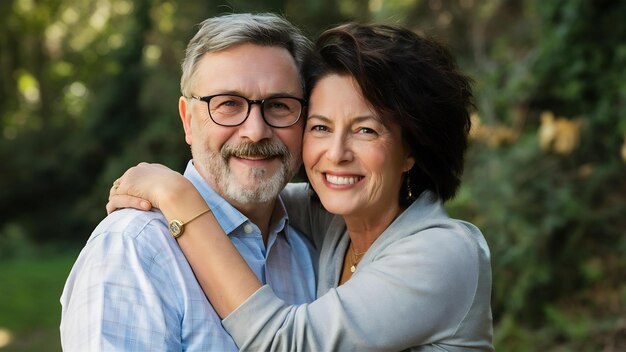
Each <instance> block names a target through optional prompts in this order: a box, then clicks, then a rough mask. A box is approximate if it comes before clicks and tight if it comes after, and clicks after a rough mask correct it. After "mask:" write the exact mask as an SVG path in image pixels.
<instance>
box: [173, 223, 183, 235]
mask: <svg viewBox="0 0 626 352" xmlns="http://www.w3.org/2000/svg"><path fill="white" fill-rule="evenodd" d="M182 231H183V223H182V222H180V221H178V220H172V221H170V233H171V234H172V236H174V238H177V237H178V236H180V234H181V233H182Z"/></svg>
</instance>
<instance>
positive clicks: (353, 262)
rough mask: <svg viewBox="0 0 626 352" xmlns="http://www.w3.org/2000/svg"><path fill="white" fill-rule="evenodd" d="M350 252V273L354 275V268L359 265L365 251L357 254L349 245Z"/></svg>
mask: <svg viewBox="0 0 626 352" xmlns="http://www.w3.org/2000/svg"><path fill="white" fill-rule="evenodd" d="M350 250H351V251H352V256H351V257H352V258H350V259H351V260H350V264H351V266H350V272H351V273H354V272H355V271H356V266H357V265H359V262H360V261H361V259H362V258H363V254H365V252H367V250H365V251H364V252H362V253H357V252H356V251H355V250H354V246H353V245H352V243H350Z"/></svg>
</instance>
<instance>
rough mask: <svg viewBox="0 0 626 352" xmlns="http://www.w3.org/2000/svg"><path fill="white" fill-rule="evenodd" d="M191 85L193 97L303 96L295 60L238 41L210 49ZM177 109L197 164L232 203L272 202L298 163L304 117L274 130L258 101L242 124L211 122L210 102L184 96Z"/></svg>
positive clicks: (274, 50) (282, 52)
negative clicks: (211, 51) (263, 114)
mask: <svg viewBox="0 0 626 352" xmlns="http://www.w3.org/2000/svg"><path fill="white" fill-rule="evenodd" d="M191 84H192V87H193V89H192V94H193V95H195V96H208V95H214V94H224V93H227V94H236V95H240V96H243V97H246V98H248V99H265V98H269V97H272V96H278V95H281V96H285V95H287V96H293V97H297V98H302V97H303V92H302V87H301V85H300V76H299V74H298V69H297V67H296V64H295V61H294V59H293V58H292V57H291V55H290V54H289V52H288V51H287V50H286V49H283V48H279V47H275V46H259V45H254V44H240V45H236V46H234V47H231V48H228V49H225V50H222V51H219V52H214V53H207V54H205V55H204V57H203V58H202V59H201V60H200V62H199V63H198V67H197V70H196V72H195V74H194V78H193V81H192V82H191ZM179 112H180V115H181V118H182V121H183V126H184V128H185V140H186V141H187V143H188V144H189V145H191V151H192V155H193V160H194V165H195V166H196V168H197V169H198V171H199V172H200V174H201V175H202V176H203V177H204V179H205V180H206V181H207V182H208V183H209V184H210V185H211V186H212V187H213V188H214V189H215V190H216V191H217V192H218V193H220V194H221V195H222V196H223V197H225V198H226V199H227V200H229V201H230V202H234V203H236V204H241V205H246V204H249V203H264V202H269V201H272V200H274V199H275V197H276V196H277V195H278V193H279V192H280V191H281V190H282V188H283V187H284V186H285V184H286V183H287V182H288V181H289V180H290V179H291V178H292V177H293V176H294V175H295V173H296V172H297V170H298V167H299V166H300V163H301V154H302V153H301V152H302V130H303V126H304V116H301V117H300V120H299V121H298V123H296V124H295V125H293V126H291V127H287V128H273V127H270V126H269V125H267V124H266V123H265V121H264V120H263V117H262V115H261V106H260V105H258V104H254V105H252V106H251V110H250V115H249V116H248V118H247V119H246V120H245V122H244V123H243V124H241V125H239V126H235V127H224V126H220V125H217V124H216V123H214V122H213V121H212V120H211V118H210V117H209V112H208V106H207V103H206V102H204V101H199V100H196V99H188V98H184V97H181V98H180V101H179Z"/></svg>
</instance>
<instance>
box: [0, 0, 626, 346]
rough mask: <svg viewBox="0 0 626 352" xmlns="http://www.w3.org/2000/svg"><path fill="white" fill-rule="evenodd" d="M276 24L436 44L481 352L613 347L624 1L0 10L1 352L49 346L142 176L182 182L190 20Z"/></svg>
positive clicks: (73, 4)
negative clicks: (455, 103)
mask: <svg viewBox="0 0 626 352" xmlns="http://www.w3.org/2000/svg"><path fill="white" fill-rule="evenodd" d="M264 11H272V12H279V13H282V14H284V15H285V16H286V17H287V18H288V19H289V20H291V21H292V22H293V23H295V24H297V25H298V26H300V27H301V28H302V29H303V30H304V31H305V32H306V33H307V34H308V35H309V36H310V37H311V38H315V37H316V36H317V35H318V34H319V33H320V32H321V31H322V30H323V29H325V28H327V27H328V26H330V25H333V24H337V23H341V22H345V21H349V20H359V21H377V22H389V23H398V24H403V25H406V26H409V27H411V28H413V29H414V30H415V31H418V32H422V33H426V34H429V35H432V36H434V37H435V38H437V39H439V40H441V41H443V42H445V43H447V44H448V45H449V46H450V47H451V49H452V51H453V53H454V54H455V56H456V57H457V58H458V62H459V65H460V66H461V67H462V68H463V69H464V70H465V71H466V72H468V73H469V74H471V76H472V77H473V78H474V80H475V93H476V105H477V111H476V112H475V114H474V115H473V119H474V128H473V129H472V142H471V147H470V150H469V152H468V155H467V163H466V172H465V175H464V185H463V187H462V189H461V191H460V192H459V194H458V196H457V198H456V199H455V200H454V201H453V202H452V203H450V204H449V205H448V209H449V211H450V212H451V213H452V214H453V215H454V216H456V217H461V218H464V219H467V220H469V221H471V222H473V223H475V224H477V225H478V226H479V227H480V228H481V229H482V230H483V232H484V234H485V236H486V238H487V240H488V242H489V245H490V247H491V251H492V267H493V295H492V306H493V317H494V327H495V336H494V342H495V345H496V348H497V350H498V351H605V352H608V351H625V350H626V274H625V273H626V172H625V171H626V142H625V137H626V20H625V18H626V1H624V0H616V1H609V0H598V1H591V0H589V1H585V0H554V1H544V0H526V1H512V0H511V1H507V0H483V1H481V0H336V1H332V0H319V1H313V0H304V1H296V0H283V1H279V0H267V1H253V0H249V1H244V0H231V1H200V0H195V1H191V0H136V1H129V0H2V1H0V351H58V350H60V344H59V336H58V325H59V317H60V305H59V303H58V298H59V296H60V294H61V290H62V287H63V283H64V280H65V277H66V276H67V274H68V272H69V269H70V267H71V265H72V263H73V262H74V260H75V258H76V256H77V255H78V252H79V250H80V248H81V247H82V245H83V244H84V243H85V241H86V239H87V238H88V236H89V234H90V232H91V230H92V229H93V228H94V227H95V225H96V224H97V223H98V222H99V221H100V220H101V219H102V218H103V217H104V216H105V210H104V205H105V203H106V198H107V194H108V190H109V187H110V185H111V183H112V181H113V180H114V179H115V178H116V177H117V176H118V175H120V173H121V172H122V171H123V170H125V169H126V168H127V167H129V166H131V165H134V164H136V163H138V162H140V161H150V162H159V163H163V164H165V165H168V166H170V167H172V168H175V169H178V170H181V171H182V170H183V167H184V165H185V163H186V161H187V159H188V158H189V154H190V153H189V148H188V146H187V145H186V144H185V142H184V138H183V131H182V128H181V125H180V122H179V118H178V112H177V99H178V97H179V94H180V93H179V77H180V62H181V59H182V57H183V54H184V48H185V46H186V43H187V42H188V40H189V39H190V38H191V36H192V35H193V33H194V32H195V30H196V27H195V25H196V24H197V23H198V22H200V21H201V20H203V19H205V18H207V17H209V16H213V15H217V14H220V13H229V12H264Z"/></svg>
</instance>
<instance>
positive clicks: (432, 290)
mask: <svg viewBox="0 0 626 352" xmlns="http://www.w3.org/2000/svg"><path fill="white" fill-rule="evenodd" d="M477 256H478V255H477V250H476V246H475V244H474V243H472V242H471V240H469V239H468V238H467V236H465V235H464V234H462V233H459V232H456V231H454V230H451V229H443V228H430V229H427V230H424V231H421V232H419V233H418V234H414V235H412V236H409V237H406V238H403V239H401V240H398V241H396V242H393V243H391V244H390V245H389V246H388V247H387V248H385V249H384V250H382V251H381V252H379V254H378V255H377V256H376V258H374V259H373V260H372V262H371V263H369V264H368V265H366V266H363V267H362V268H359V270H358V271H357V272H356V273H355V274H354V276H353V277H352V278H351V279H350V280H349V281H348V282H347V283H345V284H344V285H342V286H339V287H337V288H335V289H331V290H330V291H328V292H327V293H326V294H324V295H323V296H321V297H319V298H318V299H317V300H316V301H314V302H312V303H310V304H303V305H297V306H294V305H291V306H290V305H286V304H285V303H284V302H282V301H281V300H280V299H278V298H276V296H275V295H274V294H273V292H272V290H271V288H270V287H268V286H264V287H262V288H261V289H259V290H258V291H257V292H256V293H255V294H254V295H253V296H251V297H250V298H249V299H248V300H247V301H246V302H245V303H244V304H243V305H241V306H240V307H239V308H238V309H237V310H235V311H234V312H233V313H231V314H230V315H229V316H228V317H226V319H224V320H223V322H222V323H223V325H224V327H225V328H226V330H227V331H228V332H229V333H230V334H231V336H232V337H233V339H234V340H235V342H236V343H237V344H238V346H239V347H240V348H241V349H243V350H259V351H260V350H264V351H399V350H403V349H407V348H410V347H412V346H419V345H426V344H430V343H434V342H436V341H439V340H441V339H443V338H445V337H449V336H452V335H454V334H455V332H456V330H457V329H459V327H460V326H461V324H462V322H463V320H464V319H466V316H467V314H468V312H469V310H470V307H471V306H472V302H473V300H474V296H475V295H476V291H477V282H478V276H479V274H480V273H479V271H480V263H479V259H478V258H477Z"/></svg>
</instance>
